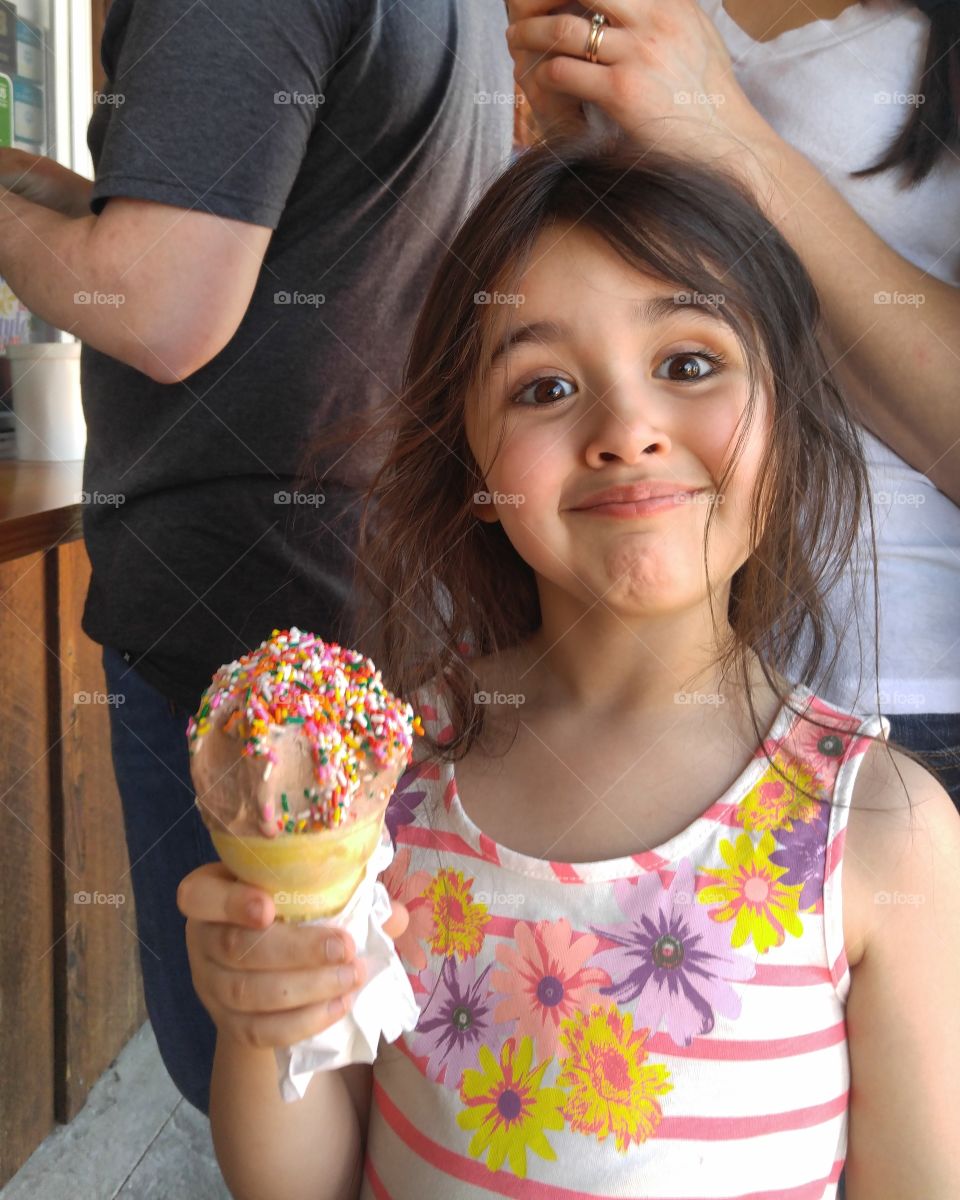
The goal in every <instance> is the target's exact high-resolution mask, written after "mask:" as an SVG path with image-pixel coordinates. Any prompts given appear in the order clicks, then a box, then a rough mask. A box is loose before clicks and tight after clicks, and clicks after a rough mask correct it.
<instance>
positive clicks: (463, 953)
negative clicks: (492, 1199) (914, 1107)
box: [361, 688, 889, 1200]
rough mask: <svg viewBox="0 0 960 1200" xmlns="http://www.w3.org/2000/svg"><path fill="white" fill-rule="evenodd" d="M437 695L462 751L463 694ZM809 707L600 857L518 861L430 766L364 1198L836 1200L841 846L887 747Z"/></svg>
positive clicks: (410, 854) (406, 879)
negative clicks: (646, 840) (631, 840)
mask: <svg viewBox="0 0 960 1200" xmlns="http://www.w3.org/2000/svg"><path fill="white" fill-rule="evenodd" d="M419 699H420V701H421V702H420V703H417V702H416V700H415V707H416V708H417V711H418V712H420V714H421V716H422V717H423V719H424V724H425V725H427V727H428V728H429V729H430V731H431V732H432V733H434V734H435V735H438V736H439V739H440V741H441V742H443V741H444V740H446V738H447V737H449V736H450V734H451V733H452V730H451V728H450V725H449V718H448V714H447V708H446V705H445V703H444V698H443V696H442V695H438V694H436V693H435V692H431V693H429V694H427V695H425V696H423V697H420V698H419ZM792 701H793V705H792V707H793V708H795V709H797V710H798V712H799V714H800V715H797V714H796V713H794V712H791V711H790V707H789V706H785V707H784V708H783V709H782V710H781V712H780V714H779V715H778V717H777V720H776V722H775V723H774V726H773V728H772V729H771V731H770V733H769V735H768V737H767V739H766V741H765V742H764V744H763V746H761V747H758V748H757V751H756V753H755V755H754V756H753V758H752V760H751V762H750V764H749V765H748V767H747V769H746V770H745V771H744V772H743V774H742V775H741V776H740V778H739V779H737V780H736V781H735V783H734V784H733V785H732V786H731V787H729V788H728V789H727V791H726V792H725V793H724V794H723V795H722V796H721V797H719V799H718V800H716V801H715V802H714V803H713V804H712V805H711V806H710V807H709V808H708V809H707V810H706V812H705V813H704V814H703V815H702V816H701V817H699V818H698V819H697V820H696V821H694V822H693V823H692V824H691V825H689V826H688V827H687V828H686V829H684V830H683V831H682V832H681V833H679V834H677V835H676V836H675V837H673V838H671V839H670V841H668V842H666V843H665V844H664V845H661V846H657V847H655V848H654V849H652V850H639V849H638V850H637V851H636V852H634V853H625V854H624V855H623V857H621V858H617V859H610V860H606V861H603V862H592V863H563V862H551V861H546V860H542V859H537V858H532V857H530V856H527V855H523V854H520V853H518V852H516V851H514V850H511V849H510V848H509V847H507V846H503V845H498V844H497V843H495V842H494V841H492V840H491V839H490V838H489V837H487V836H486V835H485V834H484V833H483V832H482V831H481V830H480V829H478V828H477V826H476V825H475V824H474V823H473V821H472V820H471V819H470V817H469V816H468V815H467V813H466V811H465V810H464V809H463V806H462V805H461V803H460V799H459V796H458V794H457V788H456V776H455V770H454V767H453V765H452V764H449V763H443V762H439V763H438V762H435V761H434V762H431V761H428V760H422V761H419V762H417V763H415V764H414V765H413V766H411V768H410V769H409V770H408V771H407V773H406V774H405V775H404V777H403V779H402V780H401V781H400V786H399V787H398V789H397V793H396V795H395V796H394V798H393V800H392V801H391V806H390V811H389V812H388V818H387V822H388V826H389V828H390V832H391V835H392V837H393V839H394V845H395V850H396V854H395V857H394V861H393V863H392V864H391V865H390V867H389V868H388V869H387V871H385V872H384V875H383V877H382V878H383V881H384V883H385V884H386V886H387V889H388V891H389V892H390V893H391V895H393V896H395V897H396V898H397V899H399V900H401V901H402V902H403V903H404V904H405V905H406V906H407V908H408V909H409V911H410V918H411V919H410V925H409V928H408V929H407V931H406V932H405V934H404V935H403V936H402V937H401V938H400V939H398V941H397V949H398V952H399V953H400V956H401V960H402V961H403V963H404V965H405V967H406V969H407V972H408V975H409V977H410V980H411V984H412V986H413V989H414V994H415V995H416V997H417V1000H418V1003H419V1005H420V1010H421V1011H420V1021H419V1024H418V1026H417V1028H416V1030H415V1031H414V1032H413V1033H412V1034H409V1035H405V1036H402V1037H401V1038H400V1039H399V1040H398V1041H397V1042H395V1043H393V1044H391V1045H382V1046H381V1050H380V1054H379V1056H378V1058H377V1061H376V1063H375V1064H374V1095H373V1104H372V1108H371V1116H370V1128H369V1135H368V1142H367V1161H366V1164H365V1172H364V1181H363V1187H362V1191H361V1196H363V1197H370V1198H372V1197H376V1198H377V1200H381V1198H383V1197H394V1198H399V1197H413V1196H416V1197H438V1198H439V1197H442V1198H443V1200H460V1198H466V1197H476V1198H479V1197H483V1196H491V1195H493V1196H523V1197H536V1198H539V1197H547V1196H551V1197H570V1198H579V1197H587V1196H589V1197H645V1198H648V1200H718V1198H721V1197H722V1198H724V1200H733V1198H738V1200H748V1198H749V1200H760V1198H765V1200H788V1198H789V1200H821V1198H823V1197H834V1196H835V1195H836V1187H837V1180H838V1178H839V1175H840V1170H841V1168H842V1165H843V1160H844V1156H845V1153H846V1139H847V1103H848V1091H849V1084H850V1072H849V1055H848V1050H847V1041H846V1025H845V1020H844V1008H845V1002H846V998H847V993H848V991H849V986H850V975H849V968H848V964H847V958H846V954H845V950H844V945H843V916H842V914H843V906H842V890H841V889H842V878H843V846H844V832H845V827H846V816H847V811H848V805H849V802H850V796H851V793H852V789H853V784H854V779H855V776H856V772H857V769H858V767H859V764H860V762H861V761H862V759H863V755H864V754H865V752H866V751H867V749H868V748H869V746H870V745H871V741H870V738H871V737H876V736H885V735H886V734H887V733H888V732H889V726H888V724H887V722H886V721H885V720H884V719H883V718H881V717H875V716H874V717H863V716H859V715H854V714H849V713H843V712H838V711H837V710H836V709H833V708H831V707H830V706H829V705H827V704H825V703H824V702H823V700H821V699H820V698H818V697H817V696H815V695H813V694H812V693H811V692H809V691H808V690H807V689H804V688H798V689H796V690H795V692H794V694H793V697H792ZM815 722H816V723H815ZM768 754H769V756H770V758H772V759H773V761H774V763H775V764H776V765H777V767H778V768H779V770H774V769H773V768H772V767H771V765H770V762H769V761H768V758H767V755H768ZM804 790H805V791H806V792H808V793H811V794H812V797H813V798H811V796H810V795H804V794H803V791H804ZM625 849H626V850H628V851H629V850H630V847H625Z"/></svg>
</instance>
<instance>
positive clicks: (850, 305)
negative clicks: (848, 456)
mask: <svg viewBox="0 0 960 1200" xmlns="http://www.w3.org/2000/svg"><path fill="white" fill-rule="evenodd" d="M749 144H750V145H751V146H752V148H753V154H748V155H743V156H741V158H740V160H739V161H740V163H741V164H742V166H743V168H744V170H745V173H746V176H747V179H748V181H749V182H750V184H751V187H752V188H753V190H754V192H755V195H756V196H757V199H758V201H759V202H760V204H761V206H762V208H763V209H764V211H765V213H766V215H767V217H768V219H769V220H770V221H771V222H772V223H773V224H774V225H776V226H777V228H778V229H779V230H780V232H781V233H782V234H783V235H784V237H785V238H786V239H787V241H789V242H790V244H791V245H792V246H793V248H794V250H795V251H796V252H797V254H798V255H799V257H800V259H801V260H802V262H803V264H804V266H805V267H806V269H807V271H808V272H809V273H810V276H811V277H812V279H813V282H814V284H815V286H816V288H817V291H818V293H819V296H820V302H821V305H822V309H823V316H824V325H825V335H826V336H825V337H824V339H823V347H824V351H825V353H826V354H827V362H828V365H830V366H831V368H832V369H833V371H834V373H835V375H836V378H837V380H838V382H839V384H840V386H841V388H842V389H843V391H844V393H845V395H846V396H847V398H848V400H849V401H850V403H851V404H852V406H853V409H854V412H855V413H856V415H857V418H858V419H859V420H860V421H861V422H862V423H863V424H864V425H866V426H867V428H868V429H870V431H871V432H872V433H874V434H875V435H876V436H877V437H879V438H880V439H881V440H882V441H884V442H886V443H887V445H889V446H890V447H891V448H892V449H893V450H895V451H896V452H897V453H898V454H899V455H900V456H901V458H903V459H905V460H906V461H907V462H909V463H910V465H911V466H913V467H914V468H915V469H917V470H918V471H922V472H923V473H924V474H926V475H927V476H928V477H929V478H930V479H931V480H932V481H933V483H934V484H936V486H938V487H939V488H940V489H941V490H942V491H943V492H944V493H945V494H946V495H948V496H950V498H951V499H952V500H954V502H955V503H960V405H958V404H957V401H956V396H957V390H956V371H957V355H956V353H955V352H954V350H953V349H952V348H951V347H952V346H953V345H954V344H955V342H956V331H957V329H958V328H960V289H957V288H953V287H951V286H950V285H949V284H945V283H942V282H941V281H939V280H937V279H934V278H933V277H932V276H930V275H927V274H925V273H924V272H923V271H921V270H920V269H919V268H918V267H915V266H914V265H913V264H912V263H910V262H909V261H908V260H907V259H905V258H902V257H901V256H900V255H899V254H897V253H896V252H895V251H894V250H892V249H891V248H890V246H888V245H887V243H886V242H885V241H884V240H883V239H882V238H881V237H878V236H877V234H875V233H874V232H873V230H872V229H871V228H870V227H869V225H867V224H866V222H865V221H863V220H861V218H860V217H859V216H858V215H857V213H855V212H854V210H853V209H852V208H851V207H850V205H849V204H848V203H847V202H846V200H844V199H843V197H842V196H841V195H840V193H839V192H837V191H836V190H835V189H834V188H833V187H832V186H831V185H830V184H829V182H828V181H827V180H826V179H825V178H823V177H822V176H821V174H820V172H819V171H818V170H817V168H816V167H815V166H814V165H813V164H812V163H811V162H809V160H808V159H806V158H805V157H804V156H803V155H802V154H801V153H800V152H799V151H798V150H795V149H794V148H793V147H792V146H790V145H789V144H788V143H786V142H785V141H783V139H781V138H779V137H778V136H777V135H776V134H775V133H774V132H773V131H772V130H771V129H770V127H769V126H768V125H767V124H766V122H763V123H762V124H761V125H758V126H757V127H756V132H755V134H754V136H753V137H752V138H750V139H749ZM878 293H886V294H887V295H888V296H895V297H896V299H897V300H899V301H900V302H899V303H898V302H891V303H884V302H882V301H878V300H877V299H876V297H877V294H878ZM918 298H919V299H918Z"/></svg>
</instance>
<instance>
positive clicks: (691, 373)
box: [510, 349, 727, 408]
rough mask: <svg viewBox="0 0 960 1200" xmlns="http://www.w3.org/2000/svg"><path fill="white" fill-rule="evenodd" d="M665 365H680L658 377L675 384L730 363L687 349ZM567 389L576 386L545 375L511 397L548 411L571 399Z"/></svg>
mask: <svg viewBox="0 0 960 1200" xmlns="http://www.w3.org/2000/svg"><path fill="white" fill-rule="evenodd" d="M698 359H701V360H703V361H705V362H707V363H708V364H709V367H708V369H707V370H706V371H705V370H704V369H703V367H702V366H701V365H699V364H698V362H697V360H698ZM663 362H664V363H670V364H676V365H677V371H676V372H674V369H673V367H672V366H671V367H668V374H667V375H666V376H664V375H661V374H656V376H655V377H656V378H657V379H664V378H667V379H669V380H671V381H672V382H673V383H697V382H698V381H699V380H701V379H709V378H710V376H711V375H716V374H719V372H720V371H722V370H723V368H724V367H725V366H726V365H727V360H726V358H724V356H723V355H722V354H717V353H716V352H715V351H713V350H704V349H700V350H684V351H681V352H680V353H679V354H669V355H668V356H667V357H666V358H665V359H664V360H663ZM661 365H663V364H661ZM563 386H566V387H570V388H572V387H573V386H574V385H573V384H572V383H570V381H569V380H567V379H561V378H560V377H559V376H558V375H541V376H540V378H539V379H531V380H530V382H529V383H525V384H523V385H522V387H521V388H520V389H519V390H518V391H517V392H515V393H514V394H513V395H512V396H511V397H510V403H511V404H521V405H525V406H526V407H528V408H546V407H547V406H548V405H551V404H557V403H558V402H559V401H561V400H566V399H567V397H568V396H569V395H570V393H569V392H566V393H564V392H563V391H562V390H561V389H562V387H563Z"/></svg>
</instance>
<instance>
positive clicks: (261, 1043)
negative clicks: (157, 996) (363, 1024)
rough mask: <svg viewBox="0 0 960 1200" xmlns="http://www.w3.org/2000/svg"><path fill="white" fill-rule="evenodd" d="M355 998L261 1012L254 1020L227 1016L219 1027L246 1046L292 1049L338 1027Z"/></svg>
mask: <svg viewBox="0 0 960 1200" xmlns="http://www.w3.org/2000/svg"><path fill="white" fill-rule="evenodd" d="M355 999H356V992H348V993H347V995H345V996H340V997H337V999H335V1000H330V1001H326V1002H324V1003H321V1004H313V1005H310V1006H309V1007H308V1008H298V1009H293V1010H292V1011H290V1012H280V1013H260V1014H258V1015H257V1016H255V1017H253V1016H240V1015H236V1016H233V1015H225V1016H222V1017H220V1018H218V1019H217V1020H216V1025H217V1028H218V1029H219V1030H221V1031H223V1032H226V1033H227V1034H229V1036H230V1037H232V1038H233V1039H234V1040H235V1041H238V1042H240V1043H241V1044H242V1045H245V1046H253V1047H255V1048H263V1047H268V1046H269V1047H277V1046H292V1045H293V1044H294V1043H295V1042H301V1041H303V1040H304V1039H305V1038H310V1037H314V1036H315V1035H316V1034H318V1033H322V1032H323V1031H324V1030H325V1029H329V1028H330V1026H331V1025H334V1024H336V1022H337V1021H339V1020H340V1018H341V1017H342V1016H343V1015H344V1013H347V1012H349V1011H350V1009H351V1008H352V1007H353V1002H354V1000H355Z"/></svg>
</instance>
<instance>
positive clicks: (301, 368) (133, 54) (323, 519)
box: [81, 0, 514, 709]
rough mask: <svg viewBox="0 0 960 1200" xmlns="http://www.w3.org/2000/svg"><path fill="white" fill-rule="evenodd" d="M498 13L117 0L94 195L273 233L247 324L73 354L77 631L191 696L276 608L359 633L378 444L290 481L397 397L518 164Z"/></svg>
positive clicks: (357, 3) (435, 3) (106, 46)
mask: <svg viewBox="0 0 960 1200" xmlns="http://www.w3.org/2000/svg"><path fill="white" fill-rule="evenodd" d="M506 23H507V18H506V14H505V11H504V6H503V3H502V0H399V2H397V0H269V2H268V0H259V2H258V0H204V3H202V4H196V3H194V2H193V0H114V3H113V5H112V8H111V9H110V13H109V16H108V18H107V23H106V27H105V30H104V36H103V46H102V57H103V65H104V69H105V72H106V76H107V83H106V85H105V87H104V93H103V94H104V97H105V99H104V101H103V102H101V103H98V104H97V106H96V111H95V113H94V116H93V118H92V119H91V122H90V127H89V131H88V142H89V146H90V151H91V154H92V156H93V160H94V164H95V167H96V183H95V186H94V189H93V201H92V207H93V210H94V212H99V211H100V210H101V209H102V207H103V205H104V203H105V201H106V200H107V198H108V197H110V196H129V197H138V198H141V199H148V200H155V201H160V202H162V203H164V204H171V205H175V206H177V207H181V208H186V209H191V208H198V209H200V210H202V211H205V212H210V213H216V214H220V215H222V216H225V217H232V218H235V219H238V220H244V221H250V222H253V223H255V224H259V225H264V226H269V227H270V228H272V229H273V230H274V231H275V232H274V234H273V237H272V238H271V241H270V244H269V247H268V249H267V253H266V257H265V260H264V264H263V268H262V270H261V273H260V276H259V279H258V281H257V285H256V290H255V292H254V295H253V298H252V300H251V302H250V306H249V309H248V310H247V313H246V315H245V316H244V319H243V321H242V323H241V325H240V327H239V329H238V330H237V332H236V334H235V335H234V337H233V338H232V339H231V341H230V343H229V344H228V345H227V346H226V347H225V348H224V349H223V350H222V351H221V352H220V353H219V354H218V355H217V356H216V357H215V358H214V359H212V360H211V361H210V362H209V363H208V364H207V365H206V366H204V367H202V368H201V369H200V370H199V371H196V372H195V373H194V374H193V375H191V376H189V377H188V378H187V379H186V380H185V381H183V382H182V383H177V384H172V385H165V384H158V383H155V382H153V381H152V380H151V379H150V378H149V377H148V376H146V375H143V374H141V373H140V372H138V371H136V370H134V369H133V368H132V367H128V366H125V365H124V364H123V363H120V362H118V361H116V360H115V359H112V358H110V357H109V356H107V355H104V354H101V353H99V352H98V351H96V350H94V349H92V348H91V347H89V346H84V348H83V353H82V359H81V370H82V385H83V405H84V412H85V414H86V420H87V437H88V442H87V455H86V462H85V465H84V490H85V491H86V492H87V493H89V494H90V496H91V497H92V498H93V499H92V500H91V501H90V502H89V503H88V504H87V506H86V507H85V510H84V535H85V538H86V544H87V549H88V552H89V555H90V559H91V562H92V566H93V577H92V580H91V584H90V590H89V593H88V596H87V603H86V608H85V611H84V617H83V628H84V630H85V631H86V633H87V634H88V635H89V636H90V637H91V638H93V639H94V640H95V641H98V642H101V643H103V644H109V645H112V646H114V647H116V648H117V649H119V650H121V651H124V652H126V653H127V654H128V655H129V659H128V661H130V662H131V663H133V664H134V665H135V666H136V667H137V668H138V670H140V671H141V672H142V673H143V675H144V676H145V677H146V678H147V679H148V680H149V681H150V682H151V683H152V684H154V685H155V686H156V687H157V688H159V689H160V690H161V691H162V692H163V693H164V694H165V695H167V696H168V697H169V698H171V699H172V700H175V701H176V702H177V703H179V704H180V705H182V706H183V707H185V708H188V709H193V708H194V707H195V706H196V704H197V701H198V700H199V697H200V693H201V692H202V690H203V688H204V687H205V686H206V685H207V684H208V682H209V680H210V677H211V675H212V673H213V671H214V670H215V669H216V668H217V667H218V666H219V665H220V664H221V663H223V662H227V661H229V660H231V659H233V658H235V657H236V656H237V655H239V654H240V653H242V652H243V651H244V650H247V649H249V648H251V647H253V646H255V645H257V644H258V643H259V642H260V641H261V640H262V639H263V638H265V637H267V636H269V634H270V633H271V631H272V630H273V629H274V628H284V627H287V626H290V625H294V624H295V625H298V626H300V627H301V628H306V629H311V630H314V631H315V632H316V633H317V634H319V635H320V636H321V637H324V638H327V639H328V640H342V641H345V642H346V643H347V644H349V640H350V636H351V630H350V627H349V624H348V622H349V609H348V606H347V603H346V602H347V595H348V587H349V583H350V578H351V575H352V572H353V568H354V556H353V554H352V553H351V549H352V546H353V544H354V538H355V533H356V517H357V515H358V510H359V503H358V501H359V496H360V491H359V490H358V488H359V487H360V485H362V483H363V481H364V480H365V479H367V478H369V474H370V471H371V467H372V463H373V461H374V458H375V455H374V454H373V452H372V451H371V450H370V448H369V447H370V446H372V445H373V443H372V441H371V440H369V439H366V438H365V439H364V440H363V442H361V443H360V444H359V445H358V446H356V447H355V448H354V449H353V450H352V451H350V452H349V453H347V454H345V455H343V457H341V454H342V450H341V451H338V452H337V453H336V454H335V455H334V454H331V455H330V460H329V461H328V462H325V463H321V464H320V473H321V474H326V478H325V482H324V486H323V489H322V495H323V502H322V503H321V502H320V500H319V498H318V497H312V498H311V497H309V494H308V493H301V494H300V496H299V498H298V499H299V501H300V502H293V503H291V502H286V503H285V502H284V501H283V496H284V495H292V494H293V489H294V485H295V480H296V477H297V474H298V471H299V469H300V468H301V466H302V464H303V457H304V452H305V450H306V449H307V447H308V445H309V442H310V439H311V438H312V436H313V435H314V434H316V433H317V432H323V431H324V430H326V429H329V428H330V426H331V424H332V423H335V422H336V421H338V420H339V419H342V418H343V417H344V416H350V415H351V414H357V413H363V412H367V411H370V410H371V409H373V408H375V407H378V406H379V405H380V404H382V403H383V401H384V400H389V399H390V397H391V395H392V394H396V393H397V392H399V390H400V382H401V377H402V368H403V361H404V357H405V354H406V351H407V346H408V342H409V338H410V334H411V332H412V328H413V323H414V321H415V319H416V315H417V312H418V309H419V307H420V304H421V301H422V299H423V297H424V294H425V292H426V289H427V287H428V285H429V283H430V280H431V278H432V276H433V273H434V271H435V268H436V265H437V263H438V261H439V258H440V256H441V254H442V253H443V251H444V248H445V245H447V244H449V242H450V240H451V237H452V235H453V233H454V231H455V230H456V228H457V226H458V225H459V224H460V223H461V221H462V220H463V218H464V216H465V215H466V213H467V211H468V209H469V207H470V205H471V204H472V203H473V201H475V200H476V199H477V197H478V196H479V195H480V194H481V192H482V191H483V189H484V187H485V186H486V185H487V184H489V183H490V182H492V180H493V179H494V178H495V177H496V175H497V174H498V173H499V172H500V171H501V170H502V169H503V168H504V167H505V166H506V165H507V163H508V162H509V159H510V153H511V143H512V130H513V107H512V105H511V104H510V103H509V102H505V98H506V97H509V96H510V95H512V93H513V86H514V85H513V64H512V60H511V59H510V56H509V54H508V52H507V48H506V43H505V40H504V36H503V34H504V29H505V27H506ZM483 94H486V96H487V97H488V99H487V100H486V101H485V100H484V99H483ZM320 97H323V99H322V102H321V100H320ZM490 97H492V100H491V99H489V98H490ZM321 296H322V297H323V299H322V300H321V299H320V297H321ZM364 443H367V444H366V445H365V444H364ZM278 495H279V497H280V498H279V500H278V499H276V498H275V497H277V496H278ZM111 496H122V497H123V502H122V503H121V504H116V503H110V502H104V500H103V499H102V498H103V497H108V498H109V497H111ZM98 497H99V499H98ZM305 497H307V498H309V499H310V502H308V503H305V502H303V501H304V499H305Z"/></svg>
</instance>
